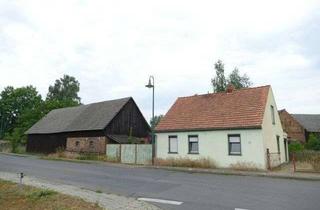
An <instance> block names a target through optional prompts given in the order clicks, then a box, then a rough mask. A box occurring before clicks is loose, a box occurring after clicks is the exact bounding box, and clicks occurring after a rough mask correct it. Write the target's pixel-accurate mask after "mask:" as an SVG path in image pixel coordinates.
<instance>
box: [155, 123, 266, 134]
mask: <svg viewBox="0 0 320 210" xmlns="http://www.w3.org/2000/svg"><path fill="white" fill-rule="evenodd" d="M252 129H262V126H261V125H257V126H240V127H227V128H181V129H163V130H156V131H155V132H156V133H172V132H193V131H221V130H252Z"/></svg>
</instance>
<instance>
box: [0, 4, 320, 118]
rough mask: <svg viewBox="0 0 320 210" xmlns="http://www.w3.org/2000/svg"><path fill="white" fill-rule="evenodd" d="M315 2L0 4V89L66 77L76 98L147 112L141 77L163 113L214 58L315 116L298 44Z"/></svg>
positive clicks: (309, 72)
mask: <svg viewBox="0 0 320 210" xmlns="http://www.w3.org/2000/svg"><path fill="white" fill-rule="evenodd" d="M319 5H320V4H319V3H318V2H317V1H308V3H306V2H305V1H281V2H279V1H265V2H261V1H157V2H153V1H15V2H13V1H0V46H1V47H0V71H1V72H0V73H1V77H0V88H1V89H2V88H3V87H4V86H6V85H14V86H22V85H28V84H33V85H35V86H36V87H37V88H38V90H39V91H40V92H41V94H42V95H45V94H46V92H47V88H48V86H49V85H50V84H52V83H53V82H54V80H55V79H57V78H59V77H60V76H62V74H71V75H73V76H75V77H76V78H77V79H78V80H79V81H80V83H81V91H80V96H81V98H82V100H83V102H84V103H90V102H94V101H100V100H106V99H111V98H117V97H124V96H128V95H131V96H133V97H134V98H135V100H136V101H137V103H138V105H140V107H141V109H142V111H143V112H144V114H145V115H146V116H150V108H149V107H150V105H151V104H150V100H151V99H150V97H151V91H149V90H147V89H146V88H145V87H144V84H145V83H146V82H147V79H148V76H149V75H151V74H152V75H154V76H155V78H156V102H157V103H156V105H157V109H156V112H157V113H165V112H166V111H167V109H168V108H169V107H170V105H171V104H172V103H173V102H174V100H175V99H176V98H177V97H178V96H183V95H192V94H195V93H203V92H207V91H209V90H211V88H210V78H211V77H212V76H213V63H214V62H215V61H216V60H217V59H218V58H221V59H223V60H224V61H225V63H226V68H227V70H228V71H230V70H232V68H233V67H234V66H238V67H239V68H240V70H241V71H242V72H247V73H248V74H249V76H251V78H252V80H253V82H254V83H255V85H260V84H271V85H272V86H273V89H274V92H275V95H276V99H277V102H278V106H279V107H286V108H288V110H289V111H292V112H310V113H319V112H320V108H319V106H317V103H318V102H319V101H320V98H319V95H320V94H319V91H317V90H319V89H320V86H319V84H318V82H317V81H319V79H320V75H319V70H318V69H317V68H316V66H315V63H317V62H318V63H319V61H317V60H314V59H317V56H313V55H312V53H311V55H310V54H309V53H310V52H308V54H307V53H305V52H304V51H303V50H302V49H305V46H303V44H301V42H300V41H299V40H301V37H302V38H303V37H304V36H305V33H304V30H303V29H304V27H305V28H306V27H308V25H304V24H305V23H306V22H310V21H311V22H312V21H313V18H314V17H316V16H319V14H318V13H317V11H318V9H319ZM310 30H315V29H314V27H313V28H311V29H310ZM311 32H312V31H311ZM311 32H309V33H308V36H312V37H313V36H317V33H315V34H314V35H310V33H311ZM297 37H300V38H299V39H297ZM315 39H316V40H318V41H320V40H319V39H317V38H315ZM306 92H307V94H306ZM293 93H294V94H293ZM306 96H307V97H308V99H306Z"/></svg>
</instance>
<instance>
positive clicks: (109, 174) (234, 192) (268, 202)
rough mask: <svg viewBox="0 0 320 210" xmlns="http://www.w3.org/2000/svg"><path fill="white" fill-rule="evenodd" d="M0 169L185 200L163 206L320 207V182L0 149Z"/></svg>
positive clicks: (194, 208)
mask: <svg viewBox="0 0 320 210" xmlns="http://www.w3.org/2000/svg"><path fill="white" fill-rule="evenodd" d="M0 171H5V172H14V173H18V172H24V173H25V174H26V175H27V176H34V177H38V178H42V179H45V180H49V181H50V180H53V181H55V182H59V183H64V184H71V185H77V186H80V187H83V188H87V189H91V190H101V191H103V192H106V193H115V194H120V195H125V196H131V197H136V198H140V197H146V198H156V199H166V200H174V201H180V202H183V203H182V204H181V205H171V204H159V203H154V204H155V205H157V206H159V207H161V208H163V209H169V210H170V209H179V210H180V209H184V210H202V209H203V210H207V209H208V210H209V209H210V210H213V209H219V210H220V209H221V210H224V209H226V210H227V209H228V210H231V209H232V210H234V209H237V208H238V209H248V210H260V209H261V210H273V209H274V210H276V209H277V210H278V209H290V210H295V209H296V210H302V209H315V210H316V209H320V182H316V181H301V180H286V179H275V178H266V177H249V176H230V175H212V174H198V173H184V172H173V171H167V170H160V169H149V168H132V167H126V166H110V165H103V164H85V163H73V162H63V161H49V160H40V159H37V158H34V157H17V156H9V155H3V154H0Z"/></svg>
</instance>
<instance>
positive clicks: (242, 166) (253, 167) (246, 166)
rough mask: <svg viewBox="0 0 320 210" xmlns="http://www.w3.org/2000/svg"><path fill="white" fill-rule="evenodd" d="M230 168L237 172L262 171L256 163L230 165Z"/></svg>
mask: <svg viewBox="0 0 320 210" xmlns="http://www.w3.org/2000/svg"><path fill="white" fill-rule="evenodd" d="M230 168H231V169H233V170H236V171H261V170H260V169H259V168H258V167H257V166H256V165H255V164H254V163H250V162H237V163H234V164H230Z"/></svg>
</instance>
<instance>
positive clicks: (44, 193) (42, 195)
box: [27, 189, 57, 200]
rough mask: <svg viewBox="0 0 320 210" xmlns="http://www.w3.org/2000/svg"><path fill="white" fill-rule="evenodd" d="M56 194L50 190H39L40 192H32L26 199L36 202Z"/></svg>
mask: <svg viewBox="0 0 320 210" xmlns="http://www.w3.org/2000/svg"><path fill="white" fill-rule="evenodd" d="M55 194H57V192H55V191H52V190H46V189H45V190H40V191H34V192H32V193H30V194H29V195H28V196H27V197H28V198H29V199H32V200H37V199H41V198H45V197H49V196H51V195H55Z"/></svg>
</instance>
